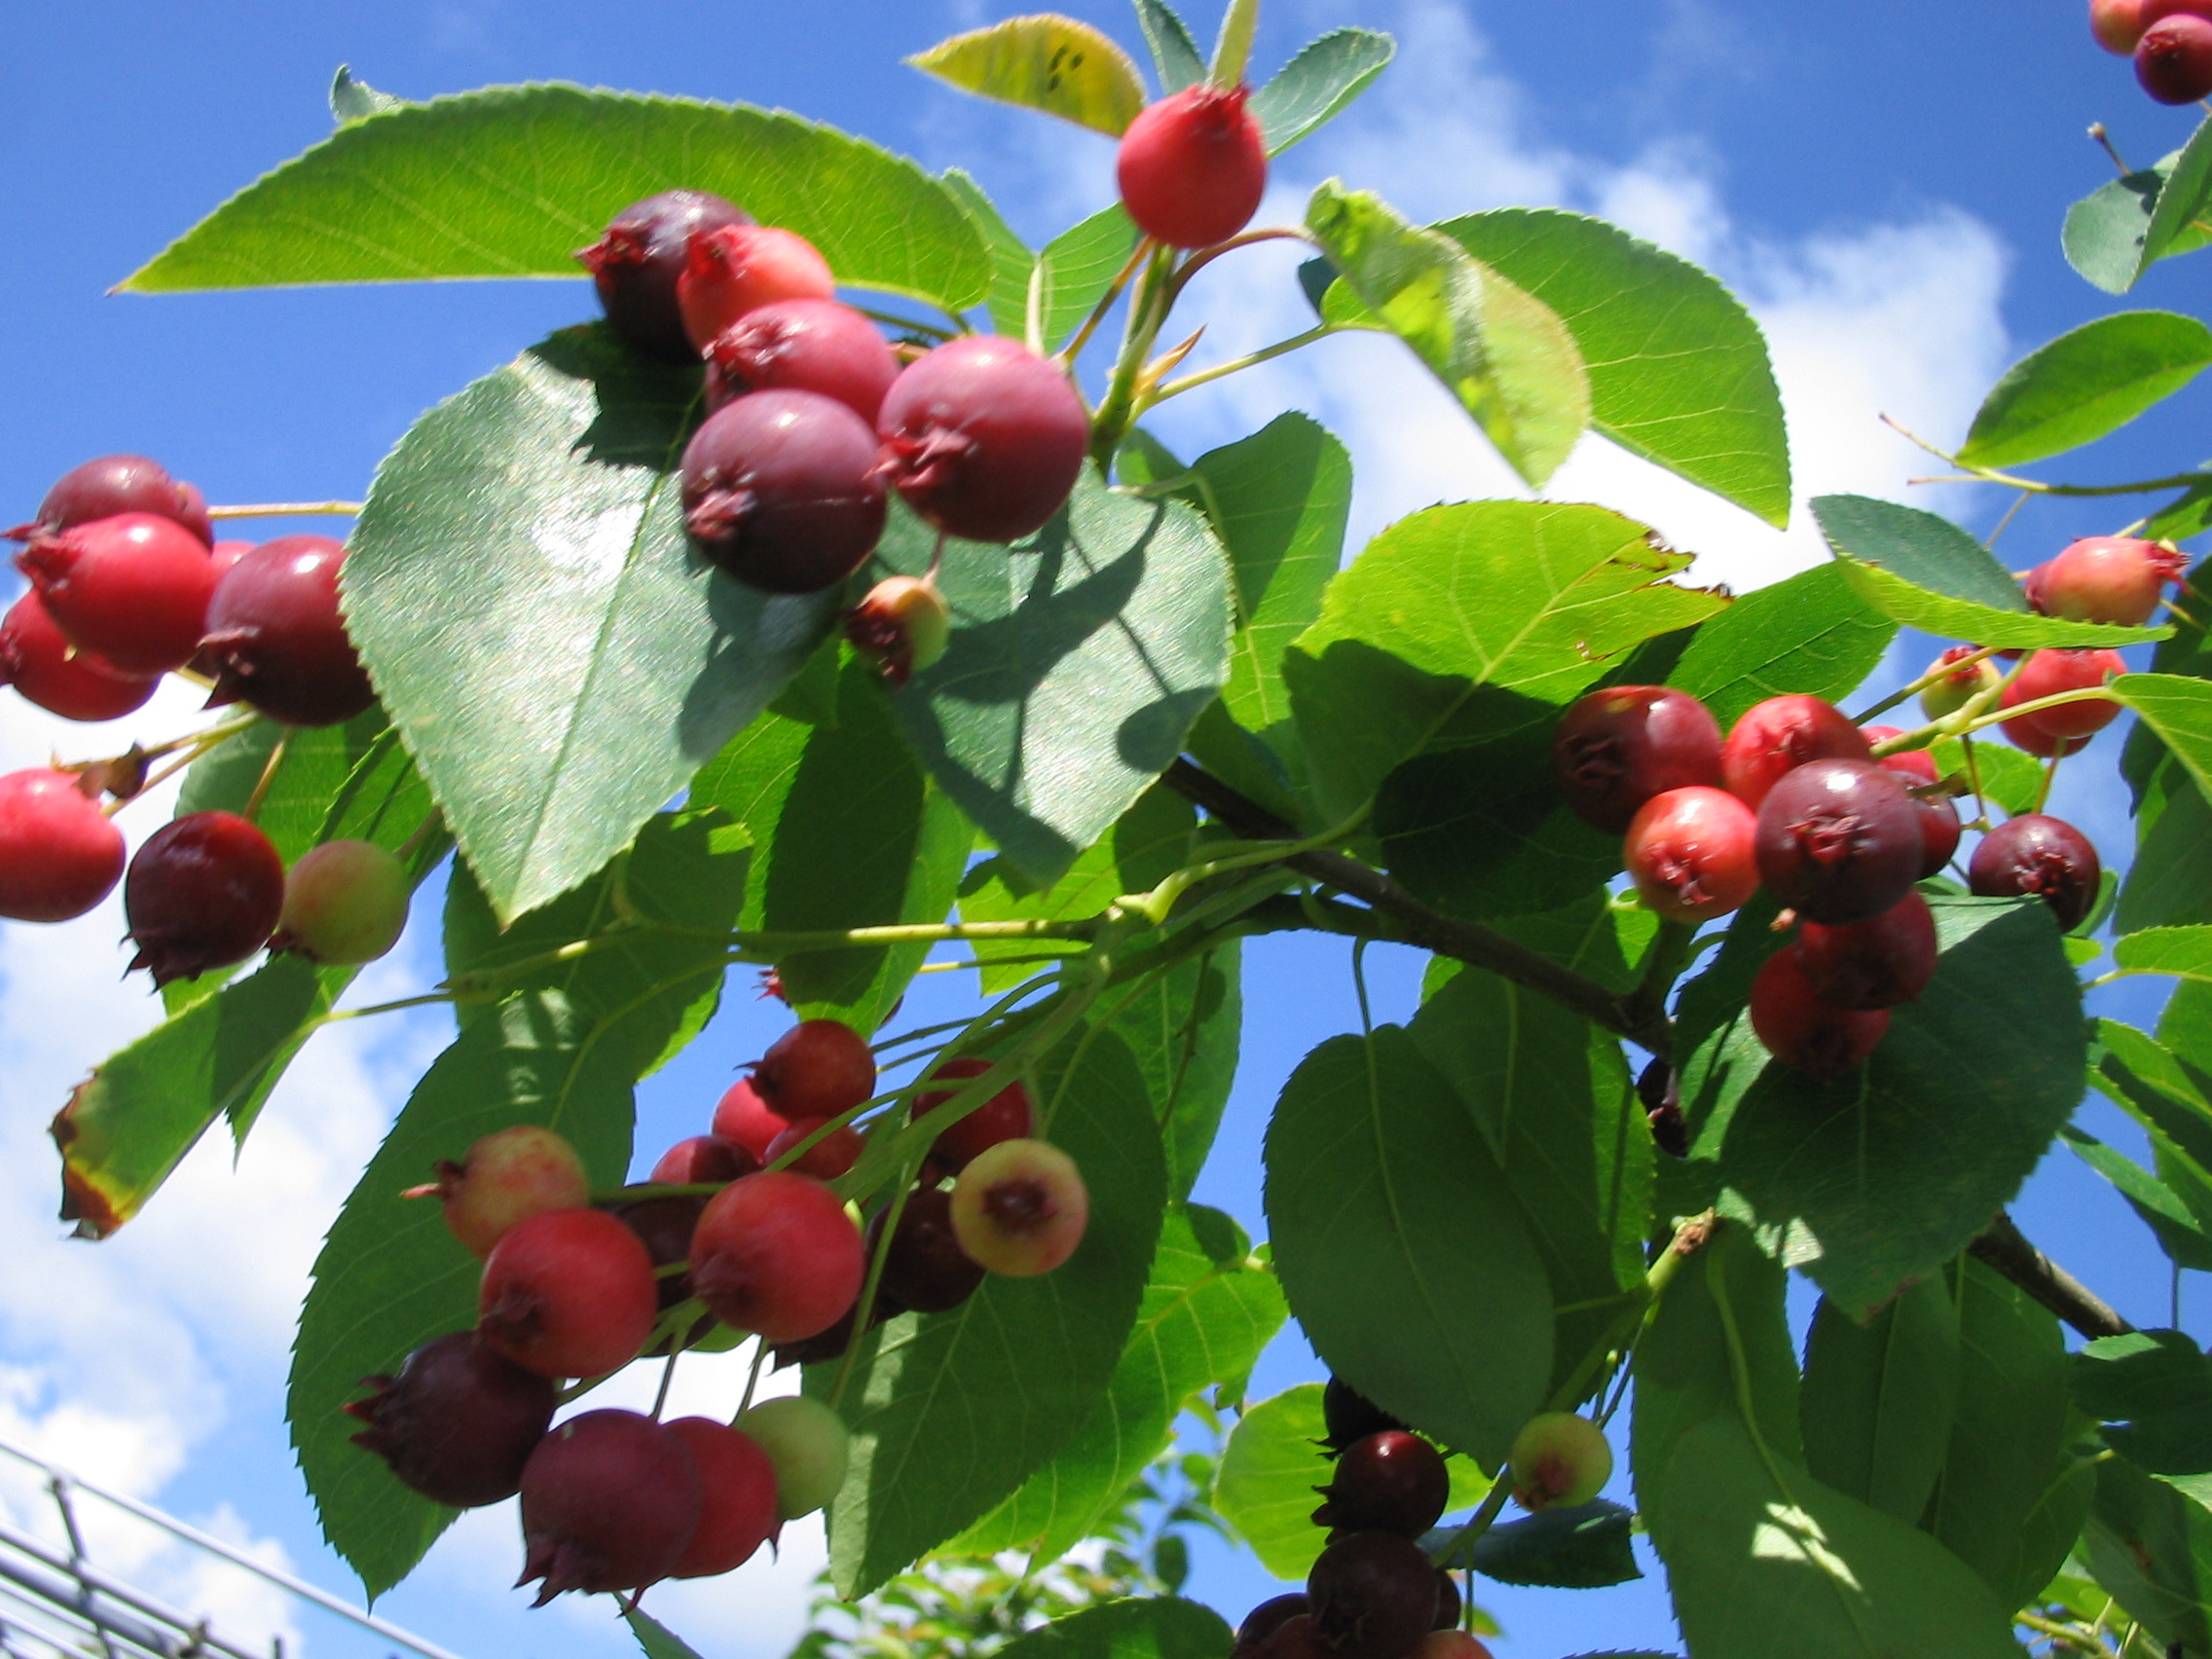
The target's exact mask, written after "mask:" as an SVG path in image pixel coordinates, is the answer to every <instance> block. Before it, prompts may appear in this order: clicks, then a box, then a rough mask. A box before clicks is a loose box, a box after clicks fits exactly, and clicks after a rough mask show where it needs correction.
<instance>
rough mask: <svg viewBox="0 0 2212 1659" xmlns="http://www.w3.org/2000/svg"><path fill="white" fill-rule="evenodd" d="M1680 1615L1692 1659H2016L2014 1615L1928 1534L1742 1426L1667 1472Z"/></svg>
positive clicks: (1722, 1427) (1717, 1434)
mask: <svg viewBox="0 0 2212 1659" xmlns="http://www.w3.org/2000/svg"><path fill="white" fill-rule="evenodd" d="M1667 1490H1668V1494H1669V1496H1668V1501H1669V1503H1670V1504H1671V1505H1672V1506H1674V1508H1675V1511H1676V1522H1675V1524H1674V1525H1671V1526H1670V1528H1669V1529H1668V1531H1667V1535H1666V1547H1665V1555H1666V1560H1667V1569H1668V1585H1669V1588H1670V1589H1671V1590H1672V1591H1673V1593H1674V1599H1675V1615H1676V1618H1677V1620H1678V1621H1679V1623H1680V1625H1681V1628H1682V1635H1683V1638H1684V1639H1685V1640H1686V1641H1687V1642H1688V1644H1689V1647H1690V1651H1692V1652H1693V1653H1695V1654H1697V1655H1698V1659H1773V1656H1774V1655H1776V1654H1778V1653H1789V1654H1792V1655H1795V1656H1796V1659H2019V1652H2020V1650H2019V1648H2018V1646H2017V1645H2016V1644H2015V1643H2014V1642H2013V1641H2012V1638H2011V1614H2010V1609H2009V1607H2008V1606H2005V1605H2003V1604H2000V1603H1999V1602H1998V1601H1997V1599H1996V1598H1995V1597H1994V1596H1992V1595H1990V1593H1989V1591H1988V1590H1987V1589H1986V1588H1985V1587H1984V1586H1983V1585H1982V1583H1981V1581H1980V1580H1979V1579H1977V1578H1975V1577H1974V1576H1973V1574H1972V1573H1971V1572H1969V1571H1968V1570H1967V1568H1966V1567H1963V1566H1962V1565H1961V1564H1960V1563H1959V1562H1958V1561H1957V1560H1955V1559H1954V1558H1953V1557H1952V1556H1950V1555H1949V1554H1948V1553H1947V1552H1946V1551H1945V1550H1944V1549H1943V1547H1942V1546H1941V1545H1940V1544H1937V1543H1936V1541H1935V1540H1934V1539H1932V1538H1930V1537H1929V1536H1928V1535H1927V1534H1926V1533H1925V1532H1919V1531H1915V1530H1913V1529H1912V1528H1910V1527H1908V1526H1906V1525H1905V1524H1904V1523H1902V1522H1900V1521H1897V1520H1893V1519H1892V1518H1891V1517H1889V1516H1887V1515H1884V1514H1883V1513H1881V1512H1880V1511H1879V1510H1875V1509H1869V1508H1867V1507H1866V1506H1865V1505H1863V1504H1861V1503H1858V1502H1856V1501H1854V1500H1853V1499H1851V1498H1848V1497H1846V1496H1844V1495H1843V1494H1842V1493H1837V1492H1831V1491H1830V1490H1829V1489H1828V1488H1826V1487H1825V1486H1823V1485H1822V1484H1821V1483H1820V1482H1819V1481H1816V1480H1815V1479H1813V1477H1812V1476H1810V1475H1808V1474H1806V1473H1804V1472H1803V1471H1802V1470H1801V1469H1798V1468H1796V1467H1795V1466H1793V1465H1791V1464H1789V1463H1788V1462H1786V1461H1783V1460H1781V1459H1779V1458H1777V1457H1776V1456H1773V1455H1772V1454H1771V1453H1770V1452H1769V1451H1768V1450H1767V1449H1766V1448H1764V1447H1762V1446H1760V1445H1759V1444H1757V1443H1756V1442H1754V1441H1753V1440H1752V1438H1751V1435H1750V1434H1749V1433H1747V1432H1746V1431H1745V1428H1744V1425H1743V1423H1742V1421H1741V1419H1730V1418H1725V1417H1723V1418H1715V1419H1713V1420H1711V1421H1708V1422H1706V1423H1704V1424H1702V1425H1701V1426H1699V1427H1697V1428H1695V1429H1692V1430H1691V1431H1690V1433H1689V1434H1688V1435H1687V1436H1685V1437H1684V1439H1683V1441H1682V1444H1681V1448H1680V1450H1679V1451H1677V1453H1676V1454H1675V1460H1674V1463H1673V1465H1672V1467H1671V1468H1670V1469H1669V1471H1668V1475H1667Z"/></svg>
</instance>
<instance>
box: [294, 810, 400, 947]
mask: <svg viewBox="0 0 2212 1659" xmlns="http://www.w3.org/2000/svg"><path fill="white" fill-rule="evenodd" d="M412 885H413V884H412V883H410V882H409V880H408V879H407V866H405V865H403V864H401V863H400V862H399V860H398V858H397V857H396V856H394V855H393V854H391V853H389V852H387V851H386V850H385V849H384V848H382V847H380V846H378V845H376V843H374V842H373V841H325V842H323V844H322V845H321V846H319V847H311V848H309V849H308V850H307V851H306V852H304V853H302V854H301V855H300V858H299V862H298V863H297V864H295V865H293V866H292V868H291V871H290V873H289V874H287V875H286V876H285V877H284V910H283V914H282V916H281V917H280V918H279V919H278V921H277V924H276V939H274V940H271V941H270V942H271V944H272V946H273V947H274V948H275V949H277V950H296V951H298V952H299V953H300V954H301V955H302V956H305V957H307V958H308V959H309V960H310V961H312V962H316V963H320V964H322V965H323V966H325V967H343V968H351V967H358V966H359V965H360V964H361V963H364V962H374V961H375V960H376V959H377V958H378V957H380V956H383V955H384V954H386V953H387V951H389V950H390V949H391V947H392V946H393V945H395V944H397V943H398V942H399V936H400V934H401V932H402V931H404V930H405V928H406V926H407V901H408V897H409V895H410V893H411V891H412Z"/></svg>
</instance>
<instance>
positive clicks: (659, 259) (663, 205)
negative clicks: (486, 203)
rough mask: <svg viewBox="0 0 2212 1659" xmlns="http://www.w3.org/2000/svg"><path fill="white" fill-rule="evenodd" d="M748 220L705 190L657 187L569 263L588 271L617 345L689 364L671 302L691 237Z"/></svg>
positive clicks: (689, 350) (691, 357) (685, 338)
mask: <svg viewBox="0 0 2212 1659" xmlns="http://www.w3.org/2000/svg"><path fill="white" fill-rule="evenodd" d="M752 223H753V215H752V214H750V213H748V212H746V210H745V209H744V208H742V207H740V206H737V205H736V204H735V203H729V202H724V201H723V200H722V199H721V198H720V197H719V196H713V195H710V194H708V193H707V192H706V191H703V190H664V191H662V192H661V193H660V194H659V195H658V196H648V197H646V198H645V200H644V201H642V202H633V203H630V205H629V206H627V207H625V208H623V209H622V211H621V212H619V213H617V214H615V215H614V217H613V218H612V219H611V220H609V221H608V226H607V234H606V235H605V236H603V237H601V238H600V239H599V240H597V241H596V242H594V243H592V244H591V246H589V247H587V248H583V249H581V250H579V251H578V252H577V254H576V258H577V260H578V261H579V262H580V263H581V264H582V265H583V267H584V269H585V270H587V271H589V272H590V273H591V279H592V283H593V285H594V286H596V287H597V288H598V289H599V303H600V305H601V306H602V307H604V308H605V309H606V312H607V320H608V325H609V326H610V327H611V328H612V329H613V330H614V332H615V333H616V334H618V335H620V336H621V337H622V339H623V340H624V341H625V342H627V343H628V344H629V345H630V346H631V347H633V348H634V349H635V350H640V351H643V352H644V353H645V355H646V356H648V357H658V358H660V359H661V360H662V361H664V362H671V363H688V362H694V361H696V360H697V358H698V352H697V351H696V350H694V349H693V347H692V345H691V339H690V336H689V335H687V334H685V333H684V332H683V313H682V312H681V311H680V310H679V309H678V308H677V304H676V281H677V278H678V277H680V276H682V275H683V267H684V262H685V260H686V259H687V258H688V257H689V255H690V251H691V238H692V236H693V235H694V234H695V233H696V232H699V231H711V230H717V229H719V228H720V227H721V226H723V225H750V224H752Z"/></svg>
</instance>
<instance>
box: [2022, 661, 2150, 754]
mask: <svg viewBox="0 0 2212 1659" xmlns="http://www.w3.org/2000/svg"><path fill="white" fill-rule="evenodd" d="M2126 672H2127V664H2126V662H2125V661H2123V660H2122V659H2121V657H2120V653H2119V652H2118V651H2113V650H2093V649H2047V650H2040V651H2037V652H2035V653H2034V654H2033V655H2031V656H2030V657H2029V658H2028V660H2027V661H2026V662H2024V663H2022V664H2021V665H2020V670H2019V672H2018V673H2017V674H2015V675H2014V676H2013V677H2012V680H2011V682H2010V683H2009V684H2008V685H2007V686H2006V687H2005V691H2004V694H2003V695H2002V696H2000V697H1999V698H1998V700H1997V702H1998V707H2000V708H2004V709H2016V708H2018V707H2019V706H2020V705H2021V704H2022V703H2033V702H2036V701H2039V700H2040V699H2042V698H2045V697H2057V696H2061V695H2063V694H2064V693H2066V692H2069V691H2089V690H2094V689H2095V688H2097V687H2098V686H2101V685H2103V684H2104V683H2105V682H2107V681H2108V680H2110V679H2112V678H2113V677H2114V676H2116V675H2121V674H2125V673H2126ZM2119 718H2120V705H2119V704H2118V703H2115V702H2112V701H2111V700H2110V699H2107V698H2101V697H2100V698H2089V699H2084V700H2083V701H2082V702H2079V703H2062V704H2060V705H2059V706H2058V707H2056V708H2054V709H2040V710H2038V711H2037V712H2036V713H2034V714H2032V715H2021V716H2018V717H2016V718H2015V719H2011V720H2008V721H2006V722H2005V725H2006V730H2007V731H2008V733H2009V731H2010V729H2011V728H2012V727H2013V726H2014V725H2018V724H2027V725H2032V726H2034V727H2035V728H2036V729H2037V730H2038V731H2041V732H2043V733H2045V734H2046V736H2049V737H2058V738H2075V737H2080V738H2086V737H2089V736H2092V735H2093V734H2095V733H2097V732H2100V731H2102V730H2104V728H2105V727H2106V726H2108V725H2110V724H2112V722H2113V721H2114V720H2116V719H2119Z"/></svg>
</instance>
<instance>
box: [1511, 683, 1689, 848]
mask: <svg viewBox="0 0 2212 1659" xmlns="http://www.w3.org/2000/svg"><path fill="white" fill-rule="evenodd" d="M1552 772H1553V775H1554V776H1555V777H1557V778H1558V780H1559V787H1560V793H1562V794H1564V795H1566V796H1567V805H1568V806H1569V807H1570V808H1572V809H1573V811H1574V813H1575V815H1576V816H1577V817H1579V818H1580V819H1582V821H1583V822H1584V823H1586V824H1589V825H1592V826H1594V827H1595V828H1597V829H1600V830H1604V831H1605V832H1606V833H1607V834H1609V835H1618V834H1621V833H1623V832H1624V831H1625V830H1627V829H1628V827H1629V825H1631V824H1632V823H1634V822H1635V820H1636V815H1637V813H1638V812H1639V811H1640V810H1641V808H1642V806H1643V803H1644V802H1645V801H1647V800H1649V799H1650V798H1651V797H1652V796H1653V795H1660V794H1665V793H1667V792H1668V791H1669V790H1679V789H1687V788H1689V787H1690V786H1691V785H1693V784H1702V785H1705V786H1706V787H1708V788H1710V789H1718V788H1719V787H1720V727H1719V725H1718V723H1717V722H1715V721H1714V718H1713V714H1712V711H1711V710H1709V709H1707V708H1706V706H1705V705H1704V704H1703V703H1701V702H1699V701H1698V700H1697V699H1696V698H1695V697H1693V696H1691V695H1690V694H1689V693H1688V692H1687V691H1676V690H1673V689H1670V688H1669V687H1667V686H1665V685H1612V686H1607V687H1606V688H1605V689H1604V690H1602V691H1593V692H1591V693H1590V695H1589V696H1587V697H1584V698H1583V699H1582V700H1581V701H1580V702H1578V703H1576V704H1574V705H1573V706H1572V707H1571V708H1569V709H1568V710H1567V713H1566V715H1565V716H1563V717H1562V718H1561V719H1560V722H1559V731H1558V733H1557V735H1556V736H1554V737H1553V739H1552Z"/></svg>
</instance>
